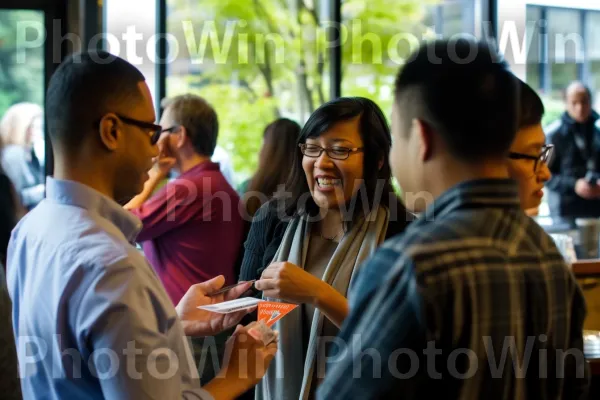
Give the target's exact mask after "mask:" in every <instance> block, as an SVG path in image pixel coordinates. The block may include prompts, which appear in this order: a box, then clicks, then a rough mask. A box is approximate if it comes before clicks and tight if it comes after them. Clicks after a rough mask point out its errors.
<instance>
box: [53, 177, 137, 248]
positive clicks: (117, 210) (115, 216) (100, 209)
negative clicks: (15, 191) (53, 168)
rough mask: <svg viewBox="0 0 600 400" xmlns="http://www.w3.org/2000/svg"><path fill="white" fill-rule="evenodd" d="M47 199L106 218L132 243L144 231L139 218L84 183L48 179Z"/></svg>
mask: <svg viewBox="0 0 600 400" xmlns="http://www.w3.org/2000/svg"><path fill="white" fill-rule="evenodd" d="M46 197H47V198H48V199H49V200H52V201H55V202H57V203H60V204H67V205H71V206H75V207H80V208H83V209H85V210H88V211H90V212H92V213H95V214H98V215H100V216H101V217H103V218H106V219H107V220H109V221H110V222H112V223H113V224H114V225H115V226H116V227H117V228H119V230H120V231H121V232H122V233H123V235H124V236H125V238H126V239H127V240H128V241H129V242H130V243H132V242H134V241H135V238H136V237H137V235H138V233H139V232H140V230H141V229H142V222H141V221H140V219H139V218H137V217H136V216H135V215H133V214H132V213H130V212H129V211H127V210H125V209H124V208H123V207H121V206H120V205H119V204H118V203H117V202H116V201H114V200H112V199H110V198H108V197H107V196H105V195H103V194H102V193H100V192H98V191H96V190H94V189H92V188H91V187H89V186H87V185H84V184H82V183H79V182H75V181H68V180H60V179H54V178H52V177H48V178H47V179H46Z"/></svg>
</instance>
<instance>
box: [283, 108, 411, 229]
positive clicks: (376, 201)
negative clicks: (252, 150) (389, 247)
mask: <svg viewBox="0 0 600 400" xmlns="http://www.w3.org/2000/svg"><path fill="white" fill-rule="evenodd" d="M357 117H358V118H359V133H360V136H361V139H362V141H363V148H364V150H363V151H364V165H363V176H364V179H363V182H362V185H361V186H360V188H359V191H358V192H357V194H356V195H355V196H354V197H353V198H352V200H351V201H350V204H347V205H346V206H347V207H346V208H345V210H344V209H342V211H345V214H346V215H344V216H343V217H344V222H346V223H351V222H352V221H355V220H356V217H360V216H361V215H366V213H367V212H368V211H370V210H372V209H373V206H377V205H383V206H386V207H388V209H390V211H391V215H390V219H391V218H392V217H394V218H396V217H397V216H400V217H401V218H405V215H406V214H405V213H406V209H405V208H404V206H403V205H402V203H401V202H400V200H399V199H398V197H397V195H396V193H395V192H394V189H393V186H392V181H391V179H392V173H391V168H390V163H389V153H390V148H391V146H392V138H391V134H390V128H389V126H388V123H387V121H386V118H385V116H384V115H383V112H382V111H381V109H380V108H379V107H378V106H377V104H375V103H374V102H373V101H371V100H369V99H366V98H363V97H341V98H337V99H335V100H331V101H329V102H327V103H325V104H323V105H322V106H320V107H319V108H318V109H317V110H316V111H315V112H314V113H312V115H311V116H310V117H309V119H308V121H306V124H305V125H304V127H303V128H302V130H301V131H300V136H299V137H298V140H297V144H298V145H300V144H302V143H306V140H307V139H308V138H316V137H319V136H321V135H322V134H324V133H325V132H327V131H328V130H330V129H331V128H332V127H333V126H334V125H335V124H337V123H339V122H343V121H348V120H351V119H354V118H357ZM293 157H294V163H293V165H292V170H291V172H290V176H289V178H288V180H287V183H286V185H285V193H286V194H287V197H286V198H285V199H284V204H285V214H286V215H287V216H290V217H291V216H296V215H307V216H317V215H318V214H319V207H318V206H317V205H316V203H315V202H314V200H313V198H312V196H311V195H310V190H309V187H308V183H307V181H306V175H305V173H304V170H303V168H302V158H303V155H302V152H301V151H300V148H299V147H298V146H296V150H295V153H294V155H293ZM290 194H291V197H290ZM365 202H366V203H367V204H365ZM396 213H397V216H396V215H394V214H396Z"/></svg>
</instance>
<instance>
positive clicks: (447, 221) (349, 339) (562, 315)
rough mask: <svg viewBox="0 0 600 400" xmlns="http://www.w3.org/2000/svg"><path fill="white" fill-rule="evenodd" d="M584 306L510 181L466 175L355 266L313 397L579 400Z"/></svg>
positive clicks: (551, 245)
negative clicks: (334, 346)
mask: <svg viewBox="0 0 600 400" xmlns="http://www.w3.org/2000/svg"><path fill="white" fill-rule="evenodd" d="M585 313H586V310H585V301H584V298H583V295H582V292H581V290H580V288H579V286H578V285H577V282H576V280H575V278H574V276H573V274H572V273H571V272H570V271H569V269H568V268H567V266H566V265H565V262H564V260H563V259H562V257H561V255H560V253H559V252H558V250H557V249H556V246H555V245H554V242H553V241H552V239H551V238H550V237H549V236H548V235H547V234H546V233H544V231H543V230H542V229H541V228H540V226H539V225H537V224H536V222H535V221H534V220H532V219H531V218H529V217H527V216H526V215H525V214H524V213H523V212H522V211H521V210H520V206H519V198H518V191H517V186H516V185H515V183H514V182H512V181H507V180H477V181H471V182H464V183H462V184H459V185H457V186H455V187H453V188H451V189H450V190H448V191H447V192H446V193H444V194H443V195H441V196H440V197H439V198H438V199H437V200H436V201H435V203H434V204H433V205H432V207H430V208H428V210H427V212H426V213H424V215H422V216H421V217H420V218H419V219H418V220H416V221H415V222H413V223H412V224H411V225H409V226H408V228H407V230H406V231H405V232H404V234H402V235H400V236H398V237H396V238H394V239H391V240H390V241H388V242H386V243H385V244H384V245H383V246H382V247H381V248H380V249H379V250H378V251H377V252H376V253H375V254H374V256H373V257H372V258H371V259H370V260H369V261H367V263H366V264H365V265H364V266H363V267H362V268H361V269H360V272H359V275H358V277H357V279H356V280H355V285H354V286H353V287H352V288H351V292H350V314H349V315H348V317H347V318H346V320H345V321H344V325H343V327H342V329H341V332H340V334H339V336H338V338H337V342H338V343H340V344H341V346H342V348H341V350H342V351H338V352H337V353H336V354H333V352H332V355H331V357H330V358H329V359H328V362H329V363H330V364H329V365H328V368H327V372H326V374H325V380H324V381H323V383H322V384H321V386H320V387H319V390H318V395H317V398H318V399H327V400H330V399H344V400H347V399H361V400H364V399H379V398H388V397H389V398H397V397H399V398H403V399H426V398H430V397H431V398H447V399H492V400H493V399H517V398H523V399H524V398H536V399H558V398H565V399H576V398H580V397H579V396H580V395H582V394H583V393H585V391H586V389H587V388H586V386H587V376H586V374H587V373H588V371H587V369H586V366H585V361H584V359H583V321H584V318H585ZM344 350H346V351H344ZM513 351H514V352H513ZM567 351H569V352H570V353H569V354H570V355H569V356H568V357H565V358H564V364H561V363H562V361H563V360H561V354H566V353H567ZM515 354H516V355H518V360H517V359H515V357H514V355H515ZM513 361H514V362H515V363H517V364H516V365H517V367H516V368H517V369H514V368H513V367H514V365H515V364H513ZM561 365H562V366H563V367H564V370H561V369H562V368H560V367H561ZM521 368H522V370H521V372H519V370H520V369H521ZM561 375H562V376H561ZM544 377H547V379H542V378H544Z"/></svg>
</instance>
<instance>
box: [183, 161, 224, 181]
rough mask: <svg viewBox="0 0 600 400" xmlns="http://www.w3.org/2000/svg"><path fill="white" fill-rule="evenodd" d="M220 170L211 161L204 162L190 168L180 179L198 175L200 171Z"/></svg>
mask: <svg viewBox="0 0 600 400" xmlns="http://www.w3.org/2000/svg"><path fill="white" fill-rule="evenodd" d="M219 169H220V166H219V163H215V162H212V161H210V160H209V161H204V162H201V163H199V164H197V165H194V166H193V167H192V168H190V169H188V170H187V171H185V172H184V173H182V174H181V175H180V177H184V176H186V175H194V174H197V173H200V172H202V171H218V170H219Z"/></svg>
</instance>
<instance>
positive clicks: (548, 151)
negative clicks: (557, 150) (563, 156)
mask: <svg viewBox="0 0 600 400" xmlns="http://www.w3.org/2000/svg"><path fill="white" fill-rule="evenodd" d="M553 154H554V145H553V144H547V145H544V146H542V151H541V153H540V154H539V155H537V156H532V155H531V154H523V153H515V152H510V153H508V158H510V159H512V160H532V161H534V164H533V173H534V174H537V173H538V170H539V166H540V165H542V164H546V165H548V164H549V163H550V162H551V161H552V155H553Z"/></svg>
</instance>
